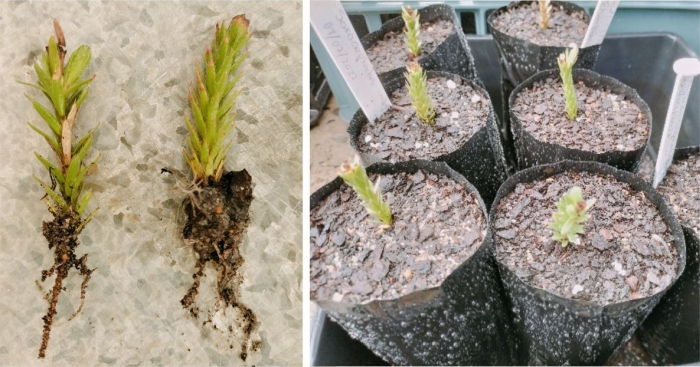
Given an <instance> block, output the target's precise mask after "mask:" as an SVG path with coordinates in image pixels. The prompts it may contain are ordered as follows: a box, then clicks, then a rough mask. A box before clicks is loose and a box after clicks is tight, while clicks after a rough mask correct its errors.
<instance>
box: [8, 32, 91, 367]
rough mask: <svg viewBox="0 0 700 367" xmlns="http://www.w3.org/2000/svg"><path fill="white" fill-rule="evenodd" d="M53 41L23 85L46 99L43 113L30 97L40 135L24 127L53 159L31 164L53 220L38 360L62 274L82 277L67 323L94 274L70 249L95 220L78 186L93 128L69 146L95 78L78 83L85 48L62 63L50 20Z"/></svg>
mask: <svg viewBox="0 0 700 367" xmlns="http://www.w3.org/2000/svg"><path fill="white" fill-rule="evenodd" d="M54 31H55V33H56V37H51V38H50V39H49V45H48V46H47V47H46V50H45V51H44V52H43V53H42V55H41V61H37V62H35V63H34V70H35V71H36V74H37V77H38V79H39V81H38V82H37V84H29V83H23V82H20V83H22V84H26V85H30V86H32V87H34V88H36V89H39V90H40V91H41V92H43V94H44V95H45V96H46V97H47V98H48V100H49V102H50V106H49V107H48V108H47V107H45V106H44V105H42V104H41V103H39V102H37V101H36V100H34V99H32V98H31V97H29V96H27V98H28V99H29V100H30V101H31V102H32V105H33V106H34V109H36V112H38V113H39V116H41V118H42V119H43V120H44V122H46V125H47V126H46V127H48V131H46V129H41V128H39V127H37V126H35V125H33V124H31V123H30V124H29V126H30V127H31V128H32V129H33V130H34V131H36V132H37V133H39V135H41V136H42V137H43V138H44V139H45V140H46V142H47V143H48V144H49V146H50V147H51V150H52V151H53V152H54V154H55V156H56V162H51V161H52V160H51V159H47V158H44V157H43V156H42V155H40V154H39V153H35V155H36V157H37V159H38V160H39V161H40V162H41V164H42V165H43V166H44V167H45V168H46V170H47V171H48V174H49V178H50V180H51V184H48V183H46V182H44V181H43V180H41V179H39V178H38V177H36V176H34V178H35V179H36V180H37V181H38V182H39V184H40V185H41V187H42V188H43V189H44V191H46V196H45V197H44V198H45V202H46V205H47V206H48V208H49V211H50V212H51V213H52V214H53V216H54V219H53V220H52V221H51V222H44V223H43V225H42V229H43V235H44V237H45V238H46V240H47V241H48V242H49V249H53V250H54V264H53V266H52V267H51V268H50V269H49V270H43V271H42V272H41V281H42V282H43V281H45V280H46V278H48V277H50V276H52V275H53V274H56V281H55V283H54V286H53V289H52V291H51V292H50V293H49V296H48V298H47V299H48V300H49V310H48V312H47V314H46V316H44V317H43V320H44V333H43V335H42V340H41V348H40V349H39V358H44V356H45V354H46V348H47V346H48V343H49V336H50V333H51V325H52V324H53V318H54V316H55V315H56V304H57V302H58V296H59V294H60V293H61V290H62V289H63V285H62V284H63V280H64V279H65V278H66V277H67V276H68V271H69V270H70V269H71V268H75V269H77V270H78V271H79V272H80V275H82V276H83V277H84V279H83V283H82V285H81V288H80V306H79V307H78V309H77V310H76V311H75V312H74V313H73V315H72V316H71V317H70V318H69V320H71V319H73V318H74V317H75V316H77V315H78V313H80V310H82V308H83V304H84V302H85V291H86V289H87V284H88V281H89V280H90V276H91V274H92V272H93V271H94V269H89V268H88V267H87V255H83V256H82V257H81V258H77V256H76V254H75V249H76V247H77V246H78V245H79V244H80V242H79V241H78V239H77V238H78V235H79V234H80V232H81V231H82V230H83V228H84V227H85V225H86V224H87V223H88V222H90V220H91V219H92V218H93V216H94V215H95V212H96V211H97V210H95V211H93V212H92V213H91V214H89V215H87V216H85V217H84V216H83V214H84V213H85V209H86V208H87V205H88V202H89V201H90V197H91V196H92V193H91V192H87V193H85V192H84V181H83V179H84V178H85V176H86V174H87V173H88V171H89V170H90V169H91V168H93V167H94V166H95V163H96V161H97V159H98V158H99V155H98V157H97V158H95V160H94V161H92V163H88V164H86V163H85V161H84V160H85V156H86V155H87V153H88V151H89V150H90V147H91V145H92V141H93V135H92V134H93V132H94V131H95V129H96V128H97V126H95V127H94V128H92V129H91V130H90V131H88V133H87V134H86V135H85V136H83V137H82V138H80V139H79V140H78V142H77V143H75V144H73V127H74V126H75V122H76V119H77V117H78V112H79V111H80V107H81V106H82V104H83V102H84V101H85V98H86V97H87V95H88V91H89V88H88V87H87V86H88V84H90V82H92V80H93V79H94V78H95V76H94V75H93V76H91V77H89V78H87V79H83V78H82V74H83V72H84V71H85V69H86V68H87V66H88V64H89V63H90V58H91V53H90V48H89V47H88V46H80V47H78V49H77V50H75V51H74V52H73V53H72V54H71V56H70V58H69V59H68V63H67V64H66V63H64V61H65V57H66V40H65V38H64V36H63V31H62V30H61V26H60V25H59V24H58V21H56V20H54Z"/></svg>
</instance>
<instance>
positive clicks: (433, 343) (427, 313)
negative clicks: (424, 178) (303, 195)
mask: <svg viewBox="0 0 700 367" xmlns="http://www.w3.org/2000/svg"><path fill="white" fill-rule="evenodd" d="M419 169H421V170H423V171H425V172H431V173H434V174H438V175H441V176H446V177H449V178H451V179H452V180H454V181H456V182H458V183H460V184H462V185H464V187H465V188H466V189H467V191H468V192H470V193H472V194H473V195H474V196H475V197H479V195H478V192H477V191H476V188H474V186H472V185H471V184H470V183H469V182H468V181H467V180H466V179H465V178H464V177H463V176H461V175H459V174H458V173H457V172H455V171H454V170H452V169H450V168H449V167H448V166H447V165H446V164H445V163H441V162H430V161H420V160H416V161H409V162H402V163H397V164H387V163H381V164H376V165H373V166H371V167H368V168H367V172H368V173H382V174H393V173H399V172H408V173H414V172H416V171H417V170H419ZM341 185H343V181H342V180H341V179H340V178H336V179H335V180H334V181H332V182H331V183H329V184H327V185H325V186H323V187H322V188H320V189H319V190H318V191H316V192H315V193H313V195H311V209H312V210H313V208H315V207H316V206H317V205H319V204H320V203H321V202H322V201H323V199H325V198H326V197H327V196H328V195H330V194H331V193H332V192H333V191H335V190H337V189H338V188H340V187H341ZM478 201H479V203H480V206H481V210H482V211H483V213H484V215H485V216H486V214H487V212H486V206H485V205H484V203H483V201H482V200H481V199H478ZM492 246H493V240H492V234H491V230H490V229H488V230H487V233H486V236H485V238H484V240H483V241H482V243H481V245H480V247H479V249H478V250H477V251H476V252H475V253H474V254H473V255H472V256H471V257H470V258H469V259H468V260H467V261H465V262H464V263H463V264H461V265H460V266H459V267H458V268H457V269H455V270H454V271H453V272H452V273H451V274H450V275H449V276H448V277H447V278H446V279H445V280H444V281H443V283H442V284H441V285H440V286H439V287H434V288H430V289H424V290H419V291H415V292H413V293H410V294H408V295H406V296H403V297H401V298H398V299H394V300H385V301H372V302H369V303H366V304H350V303H342V302H334V301H332V300H315V302H316V303H317V304H318V305H319V306H320V307H321V308H323V309H324V310H325V311H326V312H328V314H329V315H330V316H331V318H332V319H333V320H334V321H336V322H337V323H339V324H340V325H341V326H342V327H343V328H344V329H345V330H346V331H347V332H348V334H350V336H352V337H353V338H354V339H358V340H360V341H361V342H362V343H364V344H365V345H366V346H367V347H368V348H369V349H370V350H372V352H374V353H375V354H377V355H378V356H380V357H382V358H383V359H385V360H386V361H388V362H390V363H393V364H398V365H509V364H512V363H514V361H515V359H514V348H515V345H516V343H515V342H514V340H513V329H512V326H511V325H512V324H511V320H510V314H509V312H508V308H507V306H506V303H505V298H504V295H503V289H502V286H501V282H500V279H499V277H498V271H497V269H496V264H495V259H494V258H493V256H492Z"/></svg>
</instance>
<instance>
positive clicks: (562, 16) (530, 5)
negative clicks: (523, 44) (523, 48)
mask: <svg viewBox="0 0 700 367" xmlns="http://www.w3.org/2000/svg"><path fill="white" fill-rule="evenodd" d="M493 23H494V26H495V27H497V29H498V30H499V31H501V32H503V33H505V34H507V35H509V36H511V37H515V38H518V39H521V40H525V41H528V42H530V43H534V44H536V45H539V46H554V47H567V46H568V45H569V44H570V43H572V42H573V43H576V44H577V45H578V44H581V41H583V37H584V36H585V35H586V30H587V29H588V22H587V19H586V14H585V13H584V12H583V11H574V12H571V13H567V12H566V11H565V10H564V9H562V8H561V7H560V6H557V5H556V4H552V11H551V14H550V18H549V26H548V27H547V29H541V28H540V10H539V7H538V5H537V1H532V2H521V3H519V4H517V5H516V6H514V7H511V8H509V9H508V10H506V11H504V12H501V13H500V14H499V15H498V16H497V17H496V18H495V19H494V22H493Z"/></svg>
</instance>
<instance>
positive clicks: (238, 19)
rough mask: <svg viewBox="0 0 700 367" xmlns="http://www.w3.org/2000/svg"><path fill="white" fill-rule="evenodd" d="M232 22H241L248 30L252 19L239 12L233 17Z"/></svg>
mask: <svg viewBox="0 0 700 367" xmlns="http://www.w3.org/2000/svg"><path fill="white" fill-rule="evenodd" d="M231 23H239V24H240V25H242V26H243V28H245V30H246V31H247V30H248V26H249V25H250V20H248V18H246V17H245V14H238V15H236V16H235V17H233V19H231Z"/></svg>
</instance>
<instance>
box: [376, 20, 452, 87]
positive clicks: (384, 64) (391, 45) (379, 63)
mask: <svg viewBox="0 0 700 367" xmlns="http://www.w3.org/2000/svg"><path fill="white" fill-rule="evenodd" d="M453 29H454V25H453V24H452V22H450V21H449V20H442V19H439V20H437V21H435V22H422V24H421V28H420V33H419V35H418V38H419V39H420V41H421V53H420V55H418V58H417V59H415V60H420V59H421V58H422V57H424V56H427V55H429V54H430V53H432V52H433V51H435V49H436V48H437V47H438V46H439V45H440V44H441V43H443V42H444V41H445V40H446V39H447V38H448V37H449V36H450V34H451V33H452V30H453ZM404 39H405V36H404V34H403V32H393V31H390V32H387V34H385V35H384V38H383V39H382V40H380V41H378V42H377V43H375V44H374V45H372V47H370V48H368V49H367V56H368V57H369V61H370V62H371V63H372V66H374V70H375V71H376V72H377V74H382V73H386V72H387V71H392V70H394V69H397V68H403V67H405V66H406V64H408V62H409V61H411V60H414V57H413V55H412V54H411V52H410V51H409V50H408V47H407V46H406V41H405V40H404Z"/></svg>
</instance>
